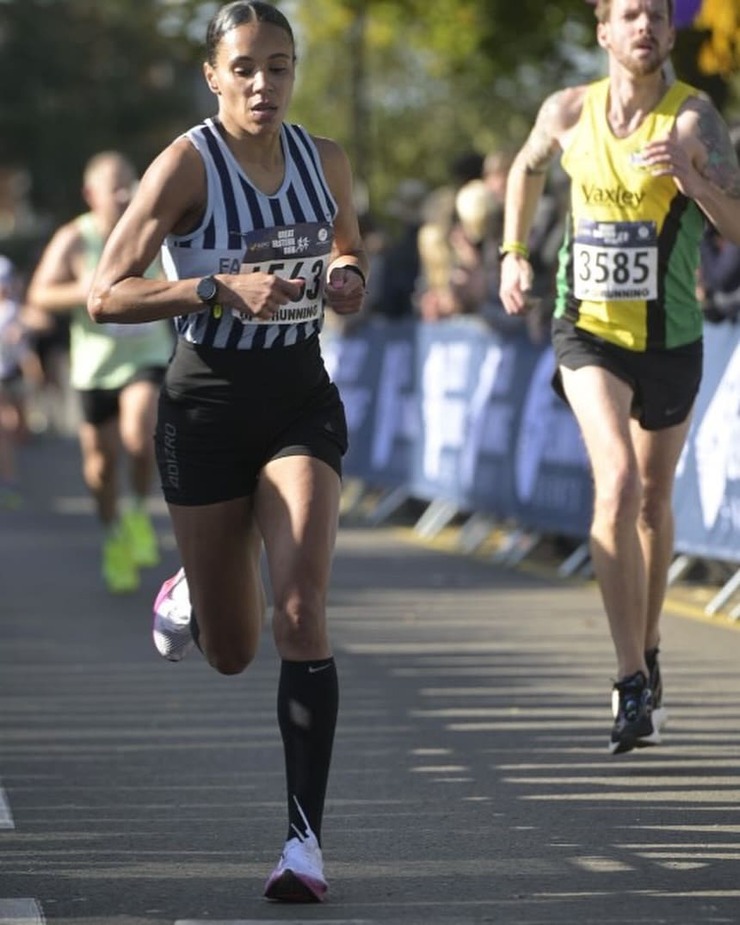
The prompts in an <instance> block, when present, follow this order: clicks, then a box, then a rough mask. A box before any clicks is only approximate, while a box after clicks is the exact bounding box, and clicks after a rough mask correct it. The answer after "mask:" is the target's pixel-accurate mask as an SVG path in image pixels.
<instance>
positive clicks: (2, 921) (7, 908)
mask: <svg viewBox="0 0 740 925" xmlns="http://www.w3.org/2000/svg"><path fill="white" fill-rule="evenodd" d="M45 922H46V919H44V914H43V912H42V911H41V907H40V906H39V904H38V903H37V902H36V900H35V899H0V925H45Z"/></svg>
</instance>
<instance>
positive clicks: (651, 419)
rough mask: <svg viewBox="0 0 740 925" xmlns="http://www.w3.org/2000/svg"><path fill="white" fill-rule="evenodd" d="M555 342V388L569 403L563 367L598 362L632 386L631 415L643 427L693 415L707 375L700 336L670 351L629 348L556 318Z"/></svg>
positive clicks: (657, 427)
mask: <svg viewBox="0 0 740 925" xmlns="http://www.w3.org/2000/svg"><path fill="white" fill-rule="evenodd" d="M552 345H553V349H554V351H555V359H556V361H557V365H558V369H557V370H556V372H555V375H554V376H553V379H552V387H553V388H554V389H555V391H556V392H557V394H558V395H559V396H560V397H561V398H562V399H563V400H564V401H567V398H566V396H565V392H564V391H563V383H562V379H561V376H560V367H561V366H564V367H565V368H566V369H582V368H583V367H584V366H598V367H600V368H602V369H607V370H609V372H610V373H613V374H614V375H615V376H617V377H618V378H619V379H621V380H622V381H623V382H626V383H627V385H629V386H630V387H631V388H632V392H633V398H632V417H634V418H636V419H637V420H638V421H639V423H640V426H641V427H642V428H643V430H663V429H664V428H666V427H675V426H676V425H677V424H681V423H682V422H683V421H685V420H686V418H687V417H688V416H689V415H690V414H691V409H692V408H693V406H694V401H695V399H696V395H697V392H698V391H699V385H700V383H701V377H702V368H703V343H702V341H701V340H697V341H693V342H692V343H690V344H684V345H683V346H681V347H673V348H671V349H670V350H646V351H637V350H626V349H625V348H624V347H619V346H618V345H617V344H612V343H610V342H609V341H606V340H603V339H602V338H601V337H596V336H595V335H594V334H590V333H589V332H588V331H583V330H581V329H579V328H576V327H575V326H574V325H573V323H572V322H570V321H567V320H566V319H564V318H555V319H553V322H552Z"/></svg>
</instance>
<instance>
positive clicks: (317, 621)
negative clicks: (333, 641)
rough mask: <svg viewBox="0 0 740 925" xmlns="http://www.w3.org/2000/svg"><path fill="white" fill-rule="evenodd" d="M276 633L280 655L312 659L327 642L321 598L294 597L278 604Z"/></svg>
mask: <svg viewBox="0 0 740 925" xmlns="http://www.w3.org/2000/svg"><path fill="white" fill-rule="evenodd" d="M273 633H274V636H275V643H276V645H277V648H278V650H279V651H290V652H293V653H296V652H301V653H306V654H307V656H308V657H312V653H314V652H315V651H316V650H317V649H320V648H322V647H323V645H324V644H325V642H326V615H325V607H324V602H323V600H322V599H321V598H320V597H319V596H318V595H311V594H308V595H301V594H293V595H290V596H288V597H287V598H286V599H285V600H284V601H282V602H280V601H276V602H275V605H274V610H273Z"/></svg>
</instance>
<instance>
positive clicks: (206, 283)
mask: <svg viewBox="0 0 740 925" xmlns="http://www.w3.org/2000/svg"><path fill="white" fill-rule="evenodd" d="M195 291H196V292H197V293H198V298H199V299H200V300H201V302H210V301H211V299H215V298H216V294H217V293H218V284H217V283H216V280H215V279H214V278H213V277H212V276H206V277H204V278H203V279H202V280H200V282H199V283H198V286H197V287H196V290H195Z"/></svg>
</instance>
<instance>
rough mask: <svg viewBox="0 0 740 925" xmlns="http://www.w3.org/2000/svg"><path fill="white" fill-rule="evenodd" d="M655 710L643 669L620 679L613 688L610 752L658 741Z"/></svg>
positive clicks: (623, 750) (625, 750)
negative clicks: (612, 721) (653, 715)
mask: <svg viewBox="0 0 740 925" xmlns="http://www.w3.org/2000/svg"><path fill="white" fill-rule="evenodd" d="M652 712H653V695H652V691H651V690H650V686H649V684H648V679H647V678H646V677H645V675H644V674H643V673H642V672H641V671H636V672H635V674H633V675H630V676H629V677H628V678H625V679H624V680H623V681H617V683H616V684H615V685H614V688H613V690H612V713H613V714H614V726H613V727H612V737H611V741H610V742H609V751H610V752H611V753H612V754H613V755H618V754H620V753H621V752H629V751H632V749H633V748H642V747H643V746H645V745H655V744H657V742H658V741H659V737H658V738H656V732H655V727H654V726H653V719H652Z"/></svg>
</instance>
